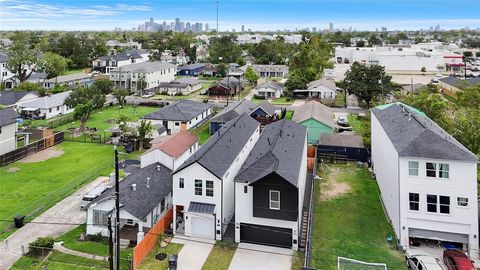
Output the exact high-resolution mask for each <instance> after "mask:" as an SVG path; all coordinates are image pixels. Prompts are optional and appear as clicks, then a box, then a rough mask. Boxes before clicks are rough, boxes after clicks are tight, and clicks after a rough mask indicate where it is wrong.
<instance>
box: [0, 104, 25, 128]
mask: <svg viewBox="0 0 480 270" xmlns="http://www.w3.org/2000/svg"><path fill="white" fill-rule="evenodd" d="M18 117H20V115H18V113H17V112H16V111H15V110H14V109H12V108H6V109H2V110H0V127H3V126H6V125H10V124H13V123H15V122H16V121H17V118H18Z"/></svg>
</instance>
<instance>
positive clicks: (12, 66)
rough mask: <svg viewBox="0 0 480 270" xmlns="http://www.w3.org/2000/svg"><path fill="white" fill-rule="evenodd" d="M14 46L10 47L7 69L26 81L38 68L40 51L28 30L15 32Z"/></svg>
mask: <svg viewBox="0 0 480 270" xmlns="http://www.w3.org/2000/svg"><path fill="white" fill-rule="evenodd" d="M12 41H13V46H12V47H10V48H9V49H8V60H7V69H8V70H10V71H11V72H12V73H13V74H14V77H15V78H16V79H18V80H19V81H20V82H24V81H26V80H28V78H30V76H31V75H32V74H33V72H35V70H36V69H37V64H38V59H39V54H40V53H39V51H38V50H36V49H35V48H34V46H33V44H32V41H31V40H30V37H29V35H28V34H27V32H15V34H14V36H13V37H12Z"/></svg>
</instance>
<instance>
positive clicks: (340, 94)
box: [332, 91, 345, 108]
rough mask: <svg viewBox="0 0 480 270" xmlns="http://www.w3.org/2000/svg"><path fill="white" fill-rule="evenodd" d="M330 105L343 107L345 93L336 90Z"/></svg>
mask: <svg viewBox="0 0 480 270" xmlns="http://www.w3.org/2000/svg"><path fill="white" fill-rule="evenodd" d="M332 107H337V108H343V107H345V93H344V92H343V91H342V92H337V94H336V95H335V101H334V102H333V104H332Z"/></svg>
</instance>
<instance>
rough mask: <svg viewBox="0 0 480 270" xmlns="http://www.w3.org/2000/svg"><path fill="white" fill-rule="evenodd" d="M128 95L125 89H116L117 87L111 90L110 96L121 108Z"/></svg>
mask: <svg viewBox="0 0 480 270" xmlns="http://www.w3.org/2000/svg"><path fill="white" fill-rule="evenodd" d="M128 94H129V93H128V90H127V89H123V88H118V87H117V88H115V89H113V91H112V95H113V96H114V97H115V98H116V99H117V101H118V105H120V107H123V105H124V104H125V99H126V97H127V96H128Z"/></svg>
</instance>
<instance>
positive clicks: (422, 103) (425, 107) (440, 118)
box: [403, 91, 448, 128]
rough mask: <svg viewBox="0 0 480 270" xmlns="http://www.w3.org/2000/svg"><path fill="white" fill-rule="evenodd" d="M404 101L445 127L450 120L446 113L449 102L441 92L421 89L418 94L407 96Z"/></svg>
mask: <svg viewBox="0 0 480 270" xmlns="http://www.w3.org/2000/svg"><path fill="white" fill-rule="evenodd" d="M403 102H404V103H406V104H408V105H410V106H412V107H415V108H417V109H419V110H421V111H423V112H424V113H425V114H426V115H427V116H428V117H430V119H432V120H433V121H435V122H436V123H437V124H439V125H440V126H442V127H443V128H445V127H446V126H447V125H446V124H447V122H448V119H447V117H446V113H447V110H448V104H447V102H446V101H445V99H444V98H443V97H442V96H441V95H440V94H435V93H433V94H432V93H430V92H429V91H421V92H419V93H418V94H414V95H409V96H406V97H405V98H404V99H403Z"/></svg>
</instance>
